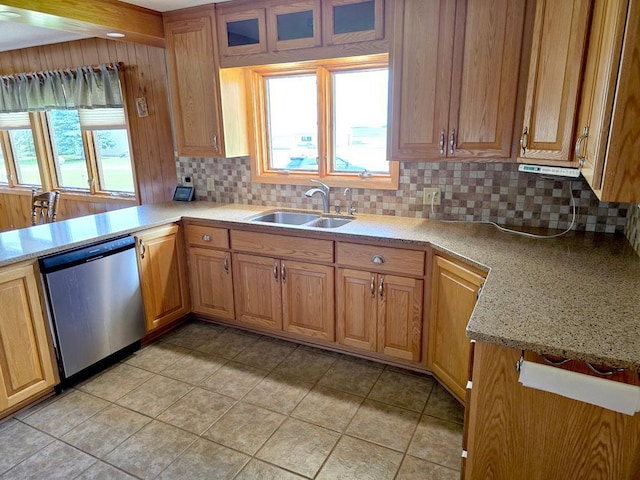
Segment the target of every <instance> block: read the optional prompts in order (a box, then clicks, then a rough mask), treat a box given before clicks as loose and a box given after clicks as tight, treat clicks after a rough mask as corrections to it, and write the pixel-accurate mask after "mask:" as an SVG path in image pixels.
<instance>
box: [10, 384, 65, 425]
mask: <svg viewBox="0 0 640 480" xmlns="http://www.w3.org/2000/svg"><path fill="white" fill-rule="evenodd" d="M75 391H76V389H75V388H72V389H68V390H65V391H63V392H60V393H57V394H52V395H50V396H48V397H45V398H43V399H42V400H39V401H37V402H36V403H34V404H33V405H29V406H28V407H26V408H23V409H22V410H20V411H19V412H16V414H15V415H13V418H15V419H16V420H24V419H25V418H27V417H28V416H30V415H33V414H34V413H36V412H37V411H40V410H42V409H43V408H44V407H47V406H49V405H51V404H52V403H53V402H57V401H58V400H60V399H61V398H63V397H65V396H67V395H69V394H70V393H72V392H75Z"/></svg>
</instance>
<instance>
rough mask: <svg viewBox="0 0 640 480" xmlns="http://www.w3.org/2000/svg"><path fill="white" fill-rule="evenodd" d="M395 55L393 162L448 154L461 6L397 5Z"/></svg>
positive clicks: (428, 1)
mask: <svg viewBox="0 0 640 480" xmlns="http://www.w3.org/2000/svg"><path fill="white" fill-rule="evenodd" d="M395 5H396V6H395V15H394V22H395V25H394V31H395V32H396V35H394V40H393V45H392V51H391V69H392V75H393V87H392V91H391V119H392V121H391V127H392V129H391V142H390V146H389V150H390V152H389V153H390V157H391V158H392V159H393V160H403V159H407V160H410V159H421V160H424V159H427V158H441V157H444V156H445V153H446V141H447V125H448V121H449V98H450V92H451V70H452V61H453V37H454V22H455V13H456V8H455V7H456V2H452V1H449V0H397V1H396V3H395Z"/></svg>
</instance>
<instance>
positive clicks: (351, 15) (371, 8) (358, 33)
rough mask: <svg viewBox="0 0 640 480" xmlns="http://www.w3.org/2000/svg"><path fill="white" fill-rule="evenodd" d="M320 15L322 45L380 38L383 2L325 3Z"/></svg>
mask: <svg viewBox="0 0 640 480" xmlns="http://www.w3.org/2000/svg"><path fill="white" fill-rule="evenodd" d="M322 15H323V18H322V21H323V35H324V39H323V40H324V44H325V45H337V44H343V43H353V42H364V41H371V40H380V39H382V38H384V1H383V0H364V1H363V0H325V1H324V2H323V12H322Z"/></svg>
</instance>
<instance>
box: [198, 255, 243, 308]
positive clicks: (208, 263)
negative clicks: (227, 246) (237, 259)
mask: <svg viewBox="0 0 640 480" xmlns="http://www.w3.org/2000/svg"><path fill="white" fill-rule="evenodd" d="M189 266H190V273H191V305H192V307H191V311H193V312H194V313H202V314H205V315H213V316H214V317H218V318H226V319H231V320H233V318H234V310H233V280H232V275H231V268H232V267H231V254H230V253H229V252H225V251H220V250H209V249H206V248H193V247H192V248H191V249H190V250H189Z"/></svg>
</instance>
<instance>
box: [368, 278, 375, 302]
mask: <svg viewBox="0 0 640 480" xmlns="http://www.w3.org/2000/svg"><path fill="white" fill-rule="evenodd" d="M369 290H370V291H371V298H376V276H375V275H371V285H369Z"/></svg>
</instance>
